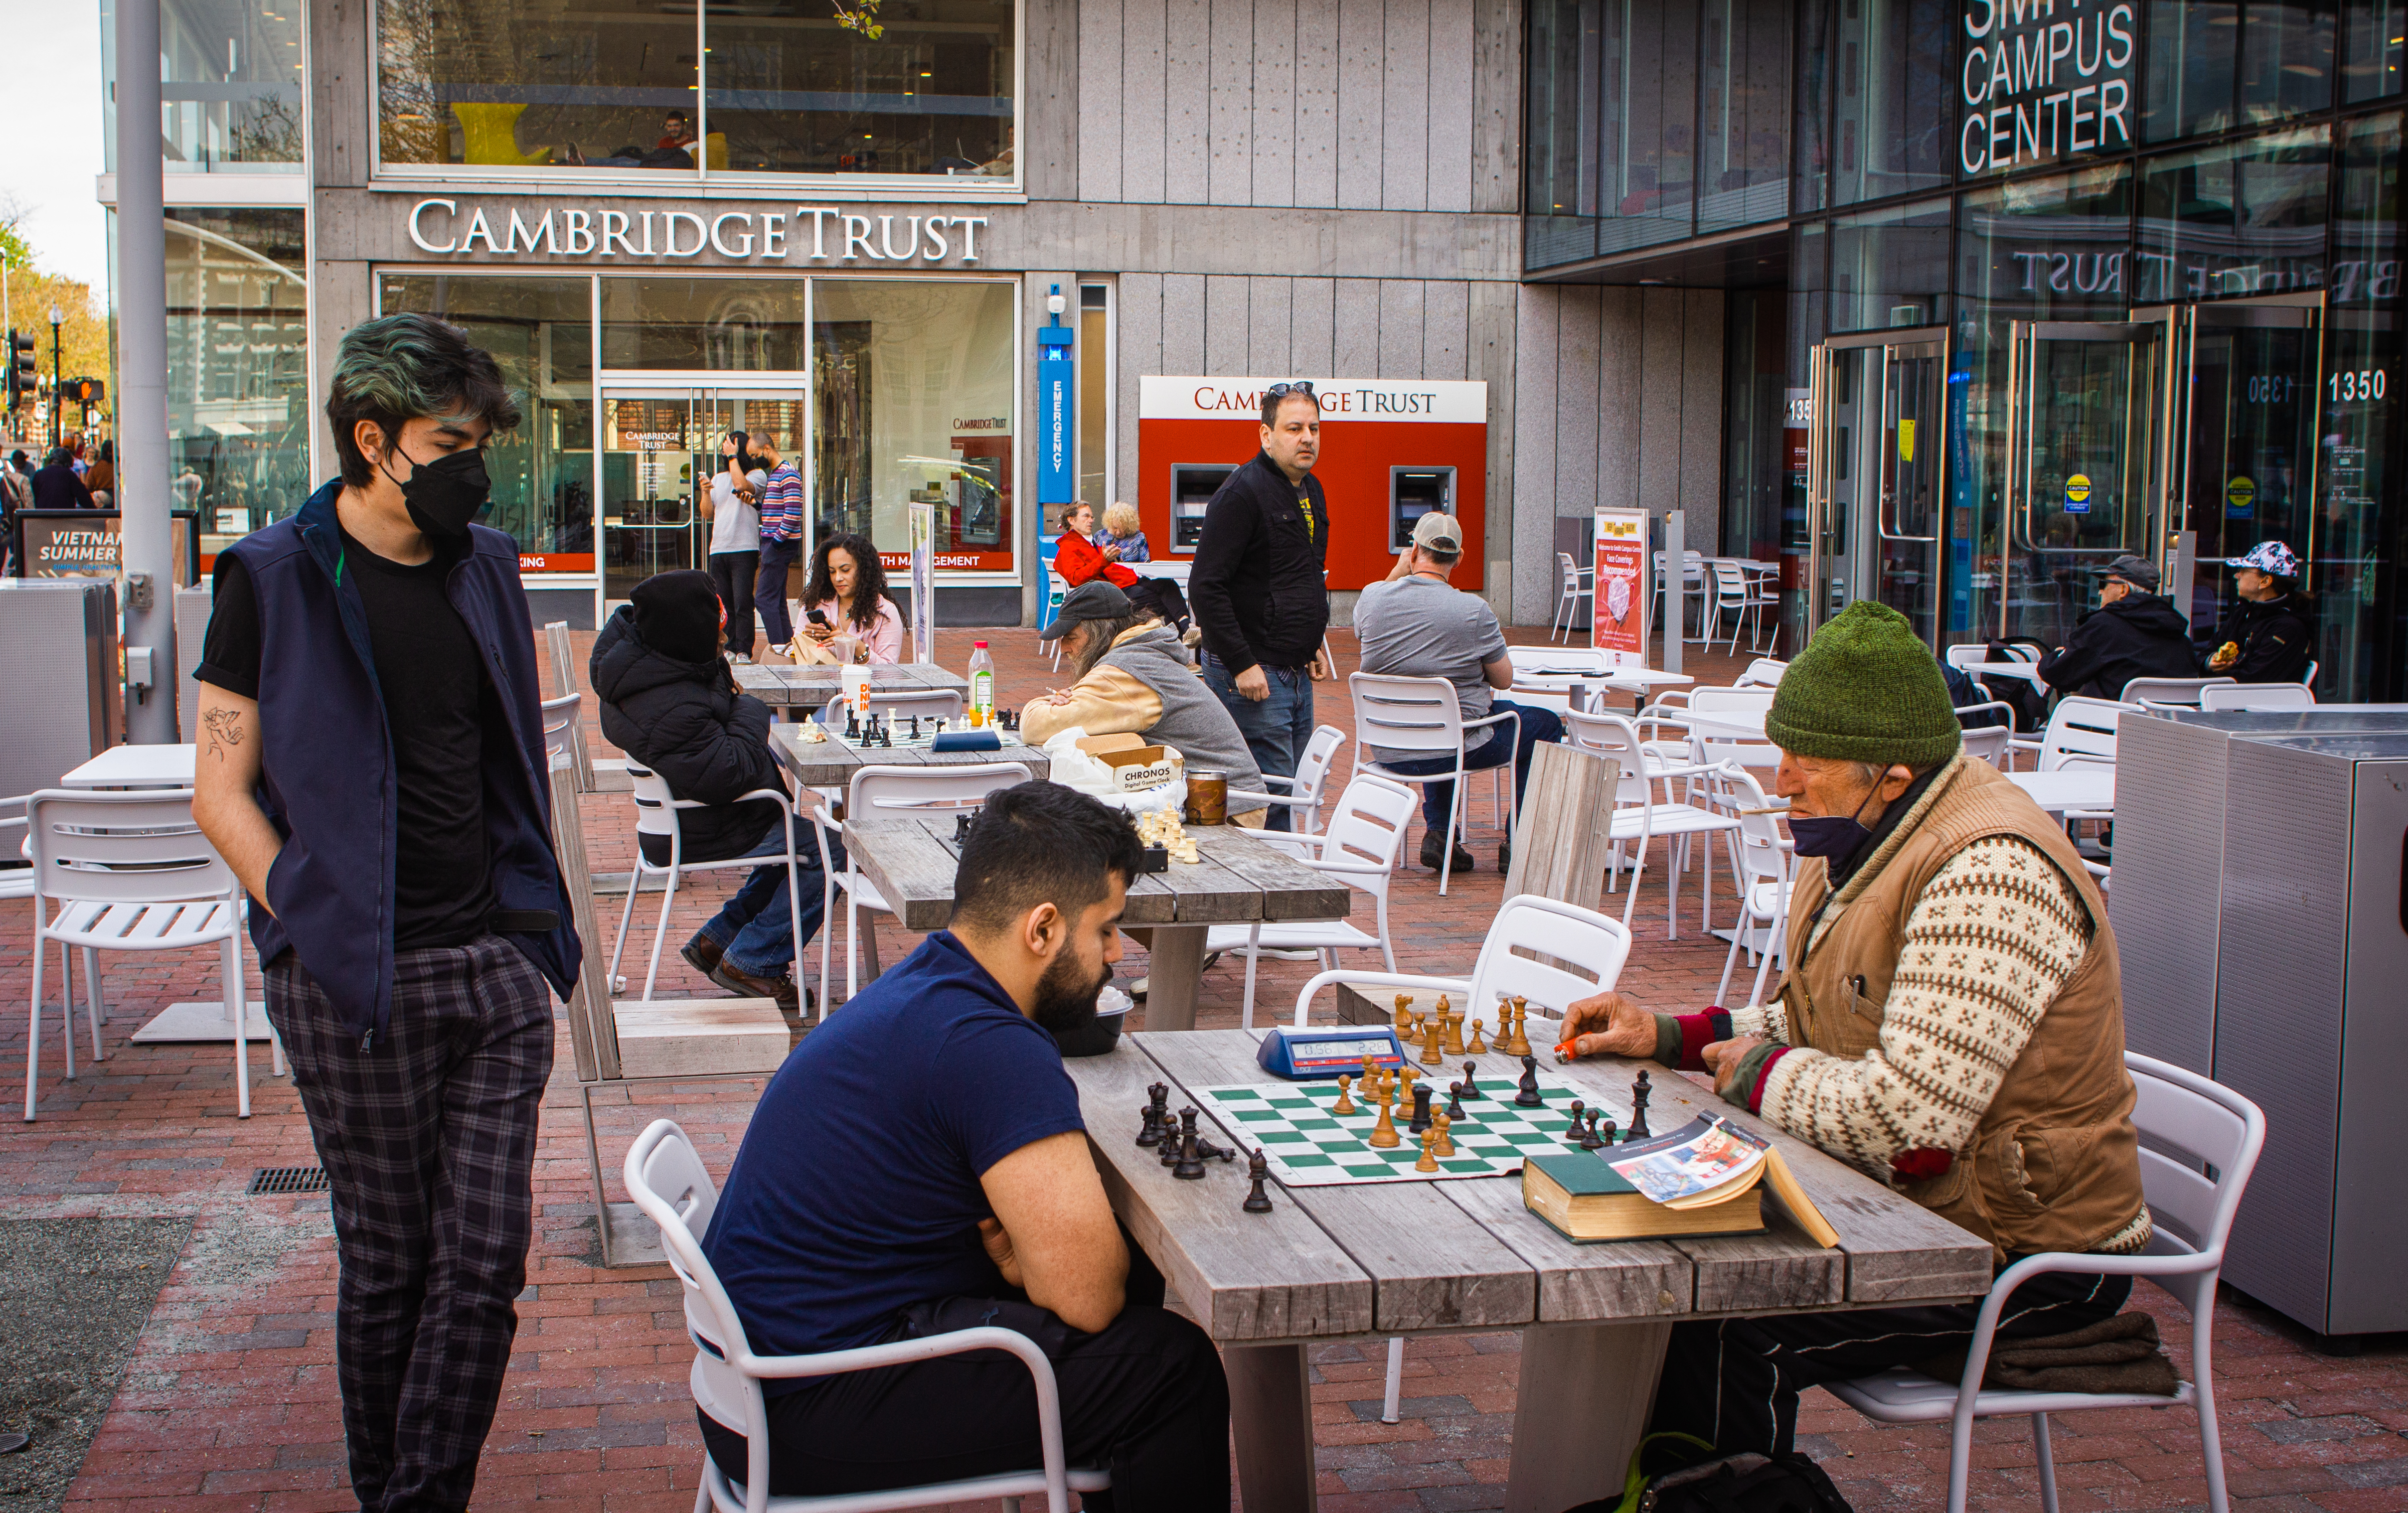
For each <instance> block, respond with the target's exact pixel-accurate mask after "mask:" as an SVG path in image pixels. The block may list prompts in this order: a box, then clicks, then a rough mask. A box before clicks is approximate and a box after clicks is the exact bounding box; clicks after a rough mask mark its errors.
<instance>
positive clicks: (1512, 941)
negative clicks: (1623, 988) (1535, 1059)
mask: <svg viewBox="0 0 2408 1513" xmlns="http://www.w3.org/2000/svg"><path fill="white" fill-rule="evenodd" d="M1525 952H1531V953H1540V954H1543V955H1545V956H1547V957H1550V958H1552V960H1551V961H1545V962H1542V961H1540V960H1538V959H1537V956H1536V955H1531V954H1524V953H1525ZM1629 955H1630V932H1629V931H1628V930H1626V929H1624V928H1623V925H1622V921H1620V920H1615V919H1609V918H1608V917H1606V916H1605V915H1602V914H1599V913H1598V912H1597V911H1596V910H1594V909H1584V908H1582V907H1581V906H1579V905H1577V904H1558V903H1556V902H1555V900H1554V899H1552V898H1541V897H1539V896H1537V895H1536V894H1533V893H1517V894H1515V895H1514V896H1513V897H1512V898H1509V899H1507V900H1506V901H1505V903H1504V906H1502V907H1501V908H1499V909H1498V911H1497V918H1496V920H1495V921H1492V922H1491V923H1490V924H1489V926H1488V938H1487V939H1486V940H1485V941H1484V942H1483V943H1482V945H1481V948H1480V960H1479V962H1478V963H1477V964H1475V965H1474V966H1473V967H1472V969H1471V1002H1470V1003H1469V1005H1468V1006H1466V1007H1465V1009H1464V1012H1466V1013H1467V1014H1477V1015H1482V1016H1484V1017H1485V1018H1486V1019H1487V1020H1488V1021H1489V1022H1490V1023H1492V1024H1493V1023H1495V1022H1496V1013H1495V1010H1496V1006H1497V997H1498V994H1499V993H1502V994H1504V995H1505V996H1507V997H1509V998H1511V997H1522V998H1527V999H1528V1000H1529V1001H1530V1005H1529V1006H1530V1007H1532V1008H1534V1009H1544V1010H1545V1011H1546V1013H1547V1015H1548V1017H1549V1018H1552V1019H1561V1018H1562V1017H1563V1012H1564V1009H1565V1007H1566V1006H1568V1005H1570V1003H1571V1002H1572V1001H1573V1000H1575V999H1580V998H1586V997H1588V996H1590V995H1591V994H1593V993H1598V992H1604V991H1605V990H1606V989H1608V988H1611V987H1613V985H1614V983H1615V981H1616V980H1618V979H1619V978H1621V976H1622V963H1623V962H1624V960H1625V959H1627V957H1628V956H1629ZM1568 969H1569V970H1568Z"/></svg>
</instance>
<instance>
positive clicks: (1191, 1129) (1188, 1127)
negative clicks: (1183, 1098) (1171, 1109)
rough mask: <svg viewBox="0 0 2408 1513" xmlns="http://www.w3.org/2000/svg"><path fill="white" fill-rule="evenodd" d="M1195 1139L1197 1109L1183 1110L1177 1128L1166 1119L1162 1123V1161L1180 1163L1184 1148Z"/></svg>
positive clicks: (1171, 1164)
mask: <svg viewBox="0 0 2408 1513" xmlns="http://www.w3.org/2000/svg"><path fill="white" fill-rule="evenodd" d="M1195 1140H1196V1110H1195V1109H1193V1108H1188V1109H1183V1110H1181V1112H1180V1116H1179V1127H1178V1128H1176V1129H1173V1128H1172V1127H1171V1125H1170V1121H1169V1120H1164V1121H1163V1125H1162V1163H1163V1164H1164V1165H1165V1166H1176V1165H1178V1164H1179V1159H1180V1152H1181V1151H1183V1150H1184V1149H1186V1148H1187V1147H1188V1146H1190V1145H1192V1144H1194V1143H1195Z"/></svg>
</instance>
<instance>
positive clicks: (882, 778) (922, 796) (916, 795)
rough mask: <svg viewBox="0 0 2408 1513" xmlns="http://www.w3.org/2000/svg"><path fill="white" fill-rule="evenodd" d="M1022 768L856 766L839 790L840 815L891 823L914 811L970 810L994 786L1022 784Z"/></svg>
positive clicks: (1007, 764) (1025, 770) (1014, 764)
mask: <svg viewBox="0 0 2408 1513" xmlns="http://www.w3.org/2000/svg"><path fill="white" fill-rule="evenodd" d="M1029 777H1030V774H1029V771H1028V768H1027V767H1026V766H1025V765H1024V764H1020V763H1017V762H982V763H979V764H975V765H972V766H967V767H862V768H859V769H857V770H856V771H855V772H854V773H853V779H852V781H851V782H850V783H848V784H847V785H846V788H845V805H844V812H845V817H846V818H847V819H850V820H895V819H903V818H908V817H909V816H910V815H911V814H913V813H915V812H928V813H937V812H942V811H950V810H953V809H975V808H977V807H978V806H980V805H982V804H984V803H985V802H986V796H987V795H988V794H989V793H992V792H995V791H996V789H998V788H1010V787H1011V786H1013V785H1014V784H1016V783H1025V782H1026V781H1028V779H1029Z"/></svg>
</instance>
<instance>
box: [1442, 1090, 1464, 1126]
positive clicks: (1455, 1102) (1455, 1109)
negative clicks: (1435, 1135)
mask: <svg viewBox="0 0 2408 1513" xmlns="http://www.w3.org/2000/svg"><path fill="white" fill-rule="evenodd" d="M1446 1117H1447V1118H1448V1119H1449V1120H1453V1121H1455V1122H1456V1123H1461V1122H1462V1121H1463V1084H1462V1083H1460V1082H1450V1083H1448V1084H1447V1085H1446Z"/></svg>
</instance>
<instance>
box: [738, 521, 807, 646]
mask: <svg viewBox="0 0 2408 1513" xmlns="http://www.w3.org/2000/svg"><path fill="white" fill-rule="evenodd" d="M802 550H803V544H802V543H801V542H800V541H772V540H770V539H769V538H768V537H767V536H766V535H765V536H763V537H762V538H761V562H760V564H759V565H758V566H757V567H755V568H754V569H753V607H754V608H755V609H758V610H759V611H760V612H761V629H762V632H763V633H764V634H765V635H767V636H768V637H769V644H770V645H771V646H784V645H785V644H786V643H787V642H789V641H791V640H793V639H794V638H795V622H794V621H793V620H792V619H791V618H789V617H788V616H787V614H786V569H787V568H789V567H792V566H793V565H794V564H795V559H796V557H797V556H798V555H800V554H801V552H802ZM747 650H750V648H749V647H748V648H747Z"/></svg>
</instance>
